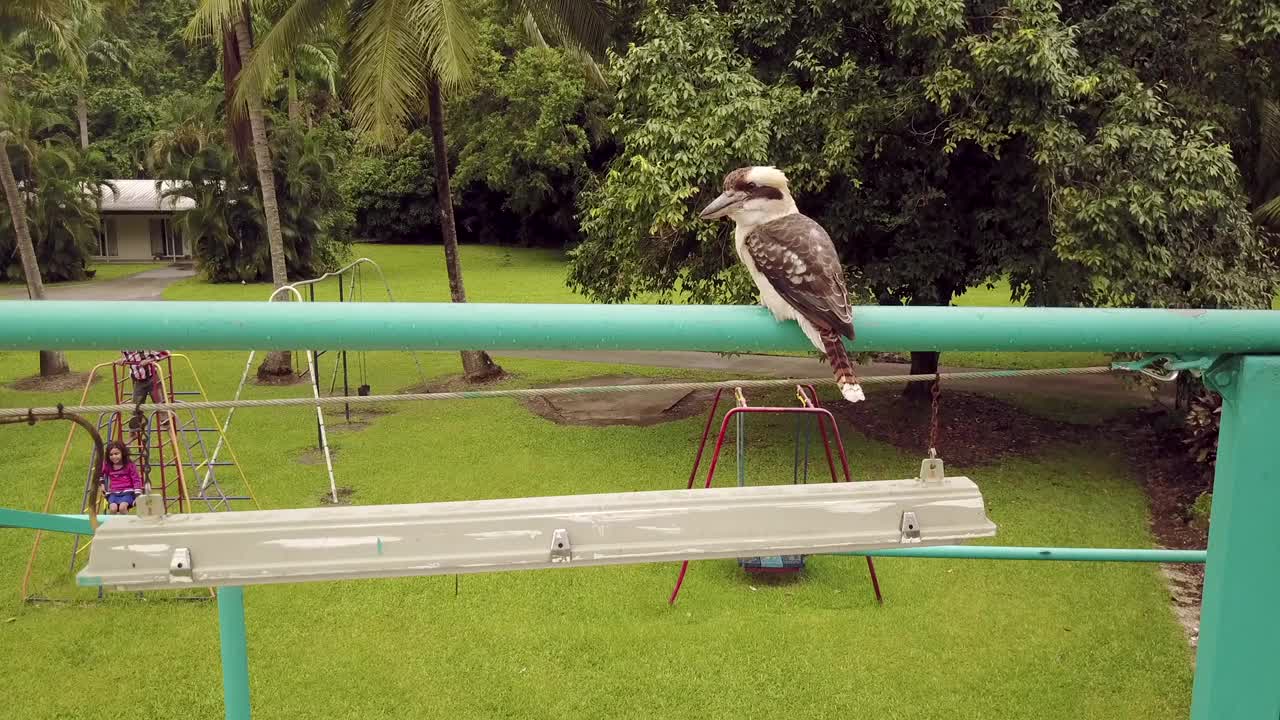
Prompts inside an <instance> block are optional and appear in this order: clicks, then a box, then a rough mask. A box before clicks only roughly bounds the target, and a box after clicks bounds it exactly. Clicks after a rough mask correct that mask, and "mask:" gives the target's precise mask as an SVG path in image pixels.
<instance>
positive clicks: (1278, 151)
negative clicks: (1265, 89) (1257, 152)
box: [1258, 100, 1280, 167]
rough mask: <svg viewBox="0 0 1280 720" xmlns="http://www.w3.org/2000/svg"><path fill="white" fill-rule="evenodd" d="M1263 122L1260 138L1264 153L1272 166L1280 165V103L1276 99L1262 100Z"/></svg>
mask: <svg viewBox="0 0 1280 720" xmlns="http://www.w3.org/2000/svg"><path fill="white" fill-rule="evenodd" d="M1261 114H1262V118H1261V120H1262V123H1261V127H1260V128H1259V133H1258V135H1259V139H1260V140H1261V145H1262V148H1261V149H1262V155H1263V156H1264V157H1265V159H1266V160H1267V161H1268V162H1269V163H1270V166H1271V167H1276V166H1277V165H1280V105H1277V104H1276V102H1275V101H1274V100H1263V101H1262V113H1261Z"/></svg>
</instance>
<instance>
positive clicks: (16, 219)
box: [0, 0, 89, 377]
mask: <svg viewBox="0 0 1280 720" xmlns="http://www.w3.org/2000/svg"><path fill="white" fill-rule="evenodd" d="M87 7H89V3H88V2H87V0H6V2H4V3H0V43H3V44H7V43H8V42H9V40H10V38H12V37H13V36H16V35H19V34H22V33H36V34H39V35H41V36H44V37H46V38H48V39H49V40H50V41H51V43H52V45H53V47H54V49H55V51H56V52H57V53H58V54H59V56H60V57H61V58H62V60H63V62H64V63H65V64H66V65H67V66H68V67H69V68H71V69H72V70H73V71H74V70H76V69H78V68H79V67H81V66H83V64H84V50H83V49H82V48H81V46H80V43H79V39H78V38H77V37H76V35H75V33H74V32H72V26H73V23H74V20H75V18H76V15H77V13H78V12H83V11H84V10H85V9H86V8H87ZM4 67H5V63H4V62H3V59H2V58H0V184H3V185H4V197H5V201H6V202H7V203H8V205H9V212H10V213H11V215H12V222H13V234H14V238H15V239H16V242H17V245H18V257H19V258H20V259H21V260H22V274H23V276H24V277H25V278H26V281H27V295H28V296H29V297H30V298H31V299H32V300H44V299H45V292H44V282H43V281H42V280H41V279H40V266H39V264H37V262H36V249H35V245H33V244H32V242H31V230H30V228H29V227H28V225H27V215H26V208H25V202H24V200H23V197H22V194H21V193H20V191H19V189H18V180H17V178H16V177H15V176H14V174H13V164H12V163H11V162H10V160H9V145H10V143H12V142H14V141H15V140H17V139H18V138H19V136H20V134H19V132H17V128H16V127H15V126H14V124H13V123H12V122H11V121H12V115H13V113H12V109H13V108H12V103H11V102H9V82H8V78H7V77H6V75H5V70H4ZM70 371H71V367H70V366H69V365H68V364H67V356H66V355H64V354H63V353H61V352H59V351H56V350H41V351H40V376H41V377H52V376H55V375H63V374H66V373H68V372H70Z"/></svg>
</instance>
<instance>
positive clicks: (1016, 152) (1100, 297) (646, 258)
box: [570, 0, 1276, 397]
mask: <svg viewBox="0 0 1280 720" xmlns="http://www.w3.org/2000/svg"><path fill="white" fill-rule="evenodd" d="M1171 4H1172V3H1160V4H1153V3H1146V2H1138V3H1119V4H1116V3H1108V2H1102V1H1100V0H1099V1H1090V0H1080V1H1079V2H1075V3H1069V4H1067V6H1068V10H1067V11H1064V10H1062V9H1061V8H1060V6H1059V4H1058V3H1052V2H1044V1H1043V0H1000V1H999V2H997V1H996V0H991V1H986V0H983V1H981V2H971V3H919V2H916V1H915V0H875V1H872V2H867V3H860V4H857V5H856V7H851V6H850V5H849V4H848V3H843V2H840V1H839V0H809V1H806V2H787V3H773V2H764V1H763V0H735V1H733V2H730V3H727V4H725V3H720V4H719V5H718V7H693V6H684V5H678V4H676V3H671V4H669V5H666V4H663V3H654V4H652V5H651V6H650V9H649V11H648V15H647V17H646V18H645V19H644V22H642V23H641V27H640V30H641V32H640V37H639V38H638V39H637V41H636V43H635V44H634V45H633V46H631V47H630V48H629V49H628V52H627V53H626V54H625V55H624V56H623V57H621V58H619V59H618V60H617V61H615V62H614V64H613V68H612V70H613V73H614V75H615V77H616V78H617V82H618V85H619V93H618V105H617V110H616V112H615V113H614V116H613V118H612V125H613V129H614V131H615V133H616V136H617V137H618V140H619V142H620V143H621V144H622V146H623V151H622V152H621V154H620V155H619V156H618V157H617V158H616V159H615V161H614V162H613V164H612V166H611V167H610V168H609V170H608V172H606V173H605V174H604V175H603V177H602V178H601V181H600V183H599V184H598V185H596V186H595V187H593V188H590V189H589V190H588V191H587V192H584V193H583V194H582V196H581V197H582V215H583V217H584V220H583V231H584V235H585V237H586V240H585V241H584V242H583V243H582V244H581V245H580V246H579V247H578V248H576V249H575V250H574V252H573V258H572V267H571V275H570V282H571V284H573V285H574V286H575V287H576V288H577V289H579V290H582V291H584V292H586V293H587V294H588V296H590V297H592V298H594V299H597V300H604V301H619V300H625V299H627V298H629V297H632V296H634V295H635V294H637V293H641V292H675V291H677V290H679V291H681V292H683V293H686V294H688V295H690V297H691V299H693V300H695V301H703V302H705V301H726V300H728V301H735V302H743V301H747V302H749V301H751V300H753V299H754V293H753V292H752V290H751V287H750V284H749V283H747V282H745V280H746V278H745V273H744V272H743V271H742V269H741V267H740V266H739V264H738V263H737V262H736V260H735V258H734V256H733V252H732V248H731V247H729V241H728V239H727V237H726V233H725V230H724V228H723V227H717V226H713V225H711V224H709V223H703V222H699V221H698V220H697V217H696V212H697V208H698V207H700V205H701V204H702V203H705V202H706V201H708V200H709V199H710V197H711V196H713V195H714V194H715V193H716V192H717V189H716V187H717V185H718V183H719V179H720V177H722V175H723V173H724V172H725V170H726V168H732V167H736V166H738V165H742V164H749V163H751V164H773V165H778V166H779V167H781V168H782V169H783V170H785V171H786V172H787V173H788V175H789V177H790V178H791V180H792V186H793V191H794V192H795V194H796V197H797V201H798V202H799V204H800V205H801V207H802V209H804V210H805V211H807V212H809V213H812V214H813V215H814V216H815V218H816V219H818V220H820V221H821V222H822V224H823V225H824V226H825V227H827V229H828V231H829V232H830V233H831V235H832V237H833V239H835V241H836V243H837V247H838V248H839V250H840V253H841V258H842V260H843V262H844V263H845V265H846V268H847V271H848V273H849V275H850V276H851V278H850V283H849V284H850V286H851V290H855V289H856V291H857V292H858V293H859V294H860V295H861V301H862V302H877V303H888V304H897V303H912V304H929V305H946V304H949V303H950V302H951V301H952V299H953V298H954V296H955V295H957V294H959V293H962V292H964V291H965V290H966V289H967V288H969V287H973V286H975V285H979V284H982V283H984V282H988V281H991V280H997V279H1000V278H1001V277H1007V278H1008V279H1009V281H1010V283H1011V285H1012V288H1013V293H1014V297H1013V298H1012V299H1014V300H1026V301H1028V302H1030V303H1032V304H1054V305H1071V304H1078V303H1089V304H1094V305H1139V306H1142V305H1146V306H1166V307H1167V306H1176V305H1186V304H1193V305H1198V306H1236V307H1246V306H1257V305H1258V304H1259V303H1262V302H1268V301H1269V297H1270V294H1269V289H1270V286H1271V285H1273V284H1274V279H1275V277H1276V268H1275V262H1274V259H1273V258H1272V257H1270V255H1269V253H1268V250H1267V248H1266V245H1265V242H1264V241H1263V240H1262V239H1261V238H1260V236H1259V233H1258V232H1257V231H1256V228H1254V227H1253V226H1252V225H1251V222H1250V218H1249V213H1248V208H1247V202H1246V199H1245V197H1244V195H1243V192H1242V183H1241V178H1240V173H1239V171H1238V168H1237V167H1236V165H1235V163H1234V161H1233V158H1232V154H1231V150H1230V147H1229V144H1228V140H1229V138H1228V137H1227V136H1226V134H1225V133H1223V132H1222V131H1221V130H1220V127H1221V126H1220V125H1219V126H1218V128H1215V127H1214V124H1213V123H1212V122H1211V118H1210V117H1209V116H1208V113H1206V112H1203V111H1201V112H1199V113H1197V112H1196V111H1194V110H1193V109H1189V108H1187V107H1186V106H1185V103H1175V102H1174V99H1181V98H1182V97H1185V96H1182V95H1181V94H1180V93H1178V92H1174V91H1173V90H1171V89H1169V88H1168V87H1167V86H1165V85H1162V84H1161V83H1163V82H1165V81H1166V79H1168V78H1178V77H1182V76H1184V75H1186V76H1194V75H1196V74H1197V73H1199V74H1201V75H1203V74H1204V73H1202V72H1200V71H1198V70H1196V67H1197V66H1196V64H1195V62H1194V61H1188V64H1186V65H1185V66H1179V65H1178V63H1180V62H1183V61H1182V60H1170V59H1169V58H1168V57H1167V55H1168V53H1167V51H1165V49H1164V47H1163V45H1162V46H1161V47H1160V48H1155V49H1152V48H1148V47H1145V46H1142V45H1139V46H1138V47H1137V48H1136V49H1137V52H1136V53H1134V54H1132V55H1131V54H1130V52H1131V51H1133V50H1135V48H1134V45H1133V44H1132V43H1129V42H1128V38H1129V37H1141V38H1144V39H1143V43H1145V42H1146V40H1145V38H1146V37H1147V36H1148V35H1149V33H1148V32H1147V31H1150V32H1154V33H1159V32H1175V31H1174V30H1173V28H1175V27H1177V26H1178V23H1174V22H1172V20H1173V19H1175V18H1171V17H1161V16H1159V15H1158V13H1157V16H1156V18H1155V19H1154V20H1152V21H1147V25H1146V26H1145V28H1146V29H1145V30H1144V31H1143V32H1131V31H1129V30H1125V31H1123V32H1122V33H1121V35H1120V36H1119V37H1111V38H1106V39H1104V38H1101V37H1100V36H1099V34H1100V33H1101V32H1103V31H1106V30H1109V29H1112V28H1116V27H1117V26H1119V27H1126V28H1127V27H1129V26H1128V25H1127V24H1124V23H1128V22H1130V20H1133V19H1135V18H1144V17H1145V16H1146V15H1149V14H1150V13H1149V12H1148V11H1156V10H1159V11H1161V12H1164V11H1165V8H1167V7H1168V6H1170V5H1171ZM1177 4H1178V5H1179V6H1180V7H1181V8H1182V10H1183V11H1185V13H1186V15H1187V16H1188V17H1187V18H1184V19H1188V21H1189V17H1190V16H1193V15H1195V14H1196V13H1197V12H1198V10H1197V9H1196V7H1197V5H1196V4H1195V3H1192V2H1184V1H1183V0H1179V2H1178V3H1177ZM718 8H719V9H718ZM1069 13H1075V14H1069ZM1175 14H1176V13H1175ZM1126 16H1133V17H1132V18H1130V17H1126ZM1176 32H1181V30H1178V31H1176ZM1208 41H1210V42H1217V40H1216V35H1214V36H1211V37H1210V38H1209V40H1208ZM1187 44H1189V43H1187ZM1162 53H1163V54H1162ZM1199 57H1200V56H1197V58H1196V59H1199ZM1152 63H1158V64H1162V65H1163V67H1161V68H1160V71H1159V72H1155V73H1152V74H1153V75H1154V76H1155V77H1153V78H1151V79H1147V78H1144V76H1143V73H1144V72H1148V71H1147V70H1145V68H1146V67H1147V66H1148V65H1150V64H1152ZM1224 69H1225V66H1224ZM709 118H710V120H709ZM854 322H855V326H856V324H857V320H856V315H855V321H854ZM902 349H903V350H911V348H902ZM936 361H937V357H936V355H932V354H925V353H913V366H914V367H913V369H915V370H925V371H926V372H927V371H928V370H930V369H932V368H933V367H936V365H935V363H936ZM927 389H928V386H927V385H916V386H915V387H914V388H912V389H911V390H909V391H908V392H909V393H910V394H912V395H914V396H920V395H923V397H927V396H928V393H927Z"/></svg>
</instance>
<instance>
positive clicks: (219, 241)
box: [158, 122, 355, 282]
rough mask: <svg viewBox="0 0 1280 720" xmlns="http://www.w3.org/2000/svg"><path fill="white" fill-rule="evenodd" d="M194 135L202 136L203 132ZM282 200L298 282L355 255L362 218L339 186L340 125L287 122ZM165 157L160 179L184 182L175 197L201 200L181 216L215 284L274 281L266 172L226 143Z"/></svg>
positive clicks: (279, 186)
mask: <svg viewBox="0 0 1280 720" xmlns="http://www.w3.org/2000/svg"><path fill="white" fill-rule="evenodd" d="M188 132H189V134H190V136H193V137H196V138H198V137H201V136H202V135H203V134H204V133H203V132H201V131H200V130H199V129H198V128H190V129H189V131H188ZM272 139H273V144H274V150H275V152H274V153H273V154H272V162H273V165H274V169H275V178H276V196H277V198H279V202H280V210H281V213H280V223H281V229H282V231H283V235H284V241H285V260H286V267H287V268H288V272H289V276H290V277H297V278H304V277H314V276H316V275H318V274H320V273H322V272H324V271H325V270H330V269H334V268H336V267H338V265H339V264H340V263H341V262H342V261H344V260H345V259H346V258H347V256H348V255H349V253H350V245H351V230H352V227H353V226H354V223H355V219H354V217H353V215H352V213H351V211H350V209H349V207H348V204H347V201H346V196H345V195H344V194H343V193H342V192H340V189H339V187H338V184H337V175H338V172H337V171H338V169H339V167H340V158H342V157H343V156H345V155H346V154H347V152H348V148H349V141H348V140H347V138H346V136H345V133H344V132H342V131H341V130H340V129H338V128H337V127H335V126H334V125H333V124H332V123H328V122H326V123H322V124H320V125H318V126H316V127H313V128H311V129H304V128H302V127H299V126H297V125H292V124H288V123H285V124H282V125H281V126H279V127H277V128H275V130H274V132H273V135H272ZM176 143H177V144H176V145H175V146H171V147H167V148H166V150H165V152H164V153H163V158H164V161H163V165H162V166H161V168H160V171H159V173H158V176H159V177H160V178H163V179H171V180H177V181H179V182H180V184H179V185H178V186H177V187H176V188H174V189H172V190H170V191H168V194H169V195H172V196H178V197H186V198H190V199H192V200H194V201H195V208H194V209H191V210H186V211H183V212H181V213H179V214H178V223H179V225H180V227H181V228H182V231H183V233H184V234H185V236H186V237H187V238H188V239H190V240H191V242H193V243H194V245H195V254H196V256H197V257H198V258H199V259H200V264H201V269H202V271H203V273H204V275H205V276H206V277H207V278H209V279H210V280H213V281H215V282H238V281H245V282H253V281H260V280H264V279H266V278H269V277H270V276H271V256H270V249H269V247H268V243H267V232H266V225H265V221H264V215H263V213H262V193H261V192H260V190H259V186H258V175H257V173H256V172H253V171H252V170H251V169H246V168H245V167H244V166H243V165H242V164H241V163H239V162H238V161H237V159H236V158H235V155H234V153H232V152H231V150H230V149H229V148H227V147H226V145H224V144H221V143H210V144H204V145H200V144H194V145H190V146H188V145H184V144H183V143H182V141H180V140H179V141H176Z"/></svg>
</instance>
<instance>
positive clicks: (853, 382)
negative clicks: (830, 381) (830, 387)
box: [822, 332, 867, 402]
mask: <svg viewBox="0 0 1280 720" xmlns="http://www.w3.org/2000/svg"><path fill="white" fill-rule="evenodd" d="M822 345H823V349H824V351H825V352H826V354H827V362H829V363H831V371H832V372H833V373H835V376H836V386H837V387H839V388H840V394H841V395H843V396H844V399H845V400H848V401H849V402H858V401H860V400H866V399H867V396H866V395H864V394H863V393H862V386H861V385H859V384H858V376H857V375H855V374H854V373H853V363H852V362H850V360H849V353H847V352H846V351H845V349H844V343H842V342H840V336H839V335H837V334H835V333H833V332H823V333H822Z"/></svg>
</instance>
